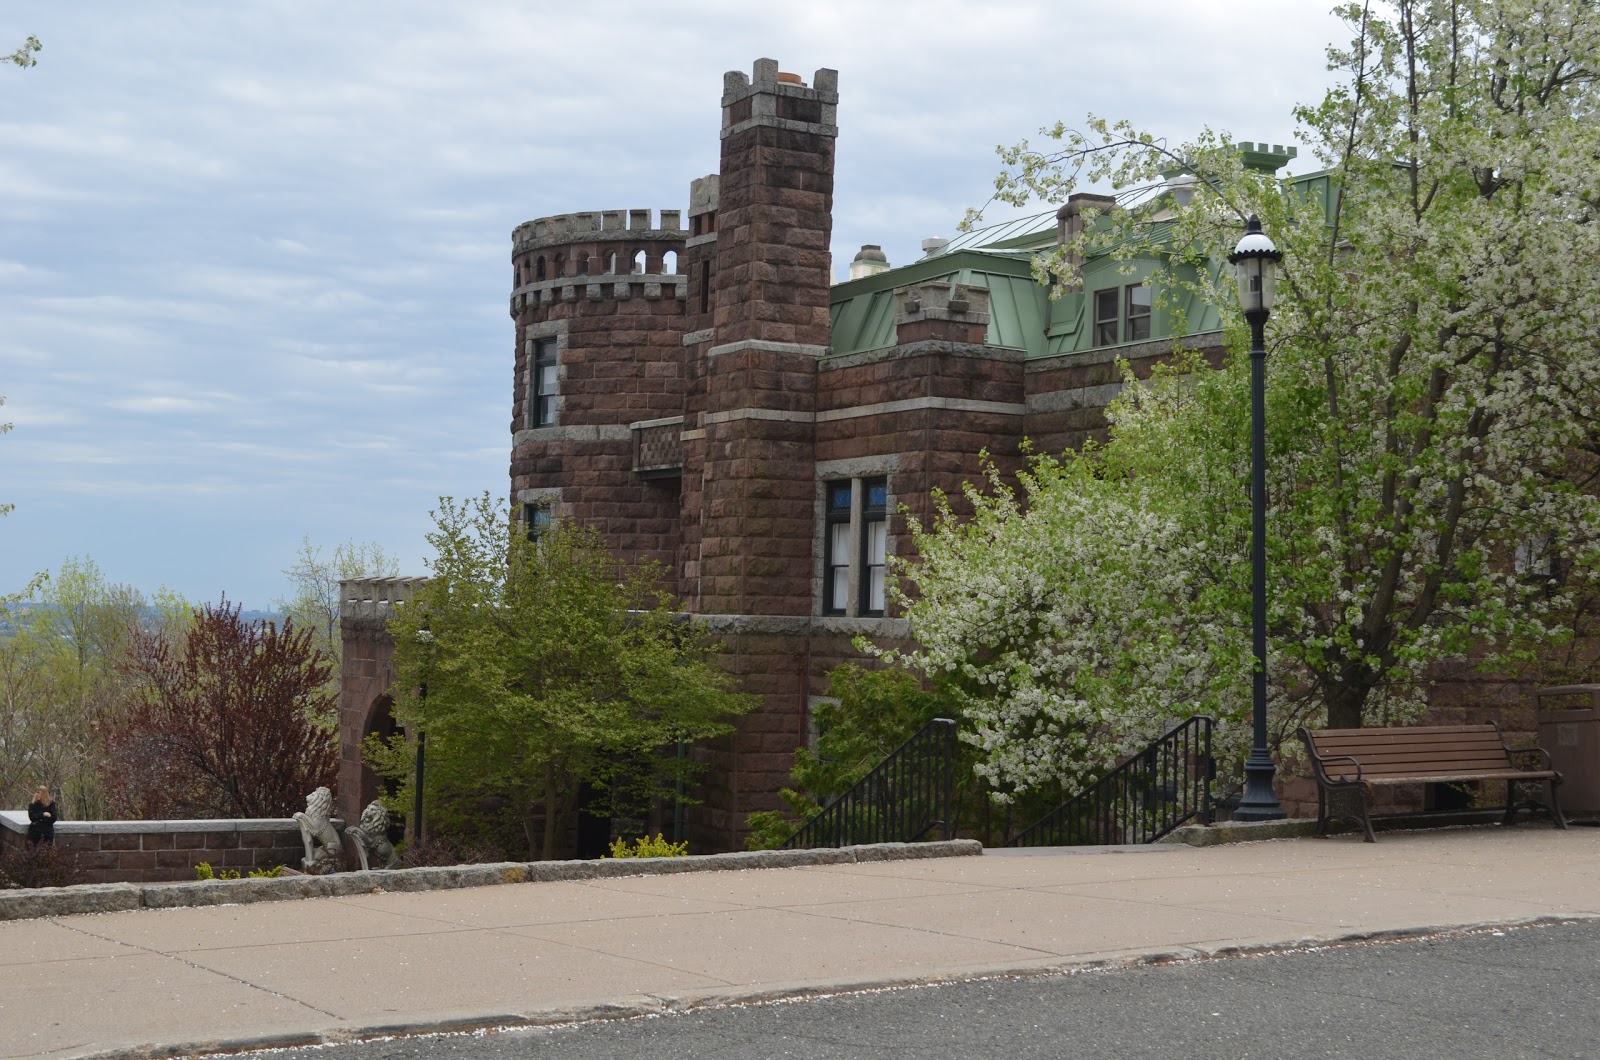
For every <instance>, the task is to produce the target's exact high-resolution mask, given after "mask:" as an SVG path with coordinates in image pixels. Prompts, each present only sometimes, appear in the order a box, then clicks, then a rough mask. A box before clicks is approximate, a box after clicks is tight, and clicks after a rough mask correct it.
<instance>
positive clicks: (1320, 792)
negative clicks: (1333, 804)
mask: <svg viewBox="0 0 1600 1060" xmlns="http://www.w3.org/2000/svg"><path fill="white" fill-rule="evenodd" d="M1316 834H1317V838H1318V839H1326V838H1328V789H1327V788H1325V787H1323V786H1322V785H1321V784H1318V785H1317V833H1316Z"/></svg>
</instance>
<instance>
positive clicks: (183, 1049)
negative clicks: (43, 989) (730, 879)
mask: <svg viewBox="0 0 1600 1060" xmlns="http://www.w3.org/2000/svg"><path fill="white" fill-rule="evenodd" d="M1273 823H1277V822H1273ZM957 842H961V841H960V840H957ZM967 842H971V841H967ZM889 845H899V844H889ZM918 845H922V846H935V845H943V844H931V843H930V844H918ZM845 849H850V848H845ZM797 853H798V852H797ZM962 853H964V852H962V851H952V852H951V853H950V854H946V855H943V856H947V857H948V856H959V855H960V854H962ZM709 856H710V857H718V856H726V855H709ZM927 856H939V855H927ZM876 860H892V859H889V858H880V859H876ZM546 864H555V863H554V862H546ZM835 864H837V862H835ZM1595 919H1600V917H1595V916H1588V915H1581V914H1580V915H1560V916H1557V915H1544V916H1533V917H1523V918H1519V919H1513V920H1495V921H1478V922H1473V923H1467V924H1442V925H1431V926H1424V927H1416V928H1386V929H1383V930H1379V931H1352V932H1346V933H1343V934H1337V935H1314V936H1307V937H1303V938H1300V939H1294V940H1290V941H1287V942H1277V943H1255V944H1251V945H1248V946H1219V947H1215V948H1208V947H1203V946H1193V947H1183V948H1180V949H1177V950H1154V951H1150V952H1146V953H1136V954H1127V955H1121V956H1116V957H1106V958H1098V959H1091V960H1079V961H1063V962H1060V963H1056V964H1034V965H1022V966H1017V967H994V968H984V969H971V970H968V971H965V972H957V973H954V974H948V975H931V976H886V977H883V978H879V979H861V980H852V981H841V982H837V983H828V984H825V985H818V984H806V985H804V986H793V987H784V986H778V987H762V988H758V989H755V990H741V989H738V988H734V989H732V990H728V991H722V992H716V993H706V994H699V995H687V996H683V997H660V996H647V997H642V998H638V999H637V1000H633V1001H623V1002H610V1003H602V1004H596V1005H582V1006H576V1007H570V1008H551V1009H542V1010H537V1011H533V1012H526V1013H505V1014H502V1015H490V1016H483V1017H475V1018H461V1017H453V1018H450V1019H444V1020H417V1021H413V1022H407V1023H386V1024H370V1025H366V1026H350V1027H345V1028H340V1029H339V1030H338V1031H336V1032H318V1031H308V1032H306V1033H303V1034H293V1033H291V1034H274V1035H263V1036H258V1037H251V1038H233V1039H212V1040H209V1041H191V1042H185V1043H181V1044H173V1045H143V1046H132V1047H128V1048H122V1049H111V1050H106V1051H104V1052H99V1053H89V1054H85V1056H86V1057H88V1058H89V1060H164V1058H167V1057H188V1056H207V1055H215V1054H221V1053H241V1052H248V1051H252V1050H257V1049H295V1048H306V1047H312V1046H330V1045H348V1044H350V1043H353V1042H360V1041H364V1040H368V1039H373V1038H388V1037H423V1036H427V1035H447V1034H494V1033H498V1032H500V1031H517V1030H532V1029H536V1028H539V1027H560V1026H567V1025H571V1024H576V1023H598V1022H603V1021H609V1020H624V1019H639V1018H644V1017H652V1016H668V1015H682V1014H685V1013H691V1012H696V1011H699V1010H702V1009H711V1008H722V1007H726V1006H731V1005H765V1004H777V1003H783V1002H792V1001H801V1000H806V999H809V998H822V997H830V996H834V995H838V994H851V993H866V992H869V991H875V990H906V989H912V988H915V987H922V986H938V985H941V984H948V983H959V982H968V981H974V980H985V979H1033V978H1042V977H1045V976H1052V975H1079V974H1083V973H1088V972H1109V971H1119V970H1122V969H1130V968H1147V967H1159V966H1162V965H1170V964H1186V963H1190V962H1197V961H1215V960H1235V959H1239V958H1244V957H1255V956H1263V955H1266V954H1274V953H1292V952H1295V951H1299V950H1313V949H1326V948H1334V947H1344V946H1361V945H1382V944H1385V943H1394V942H1407V941H1412V940H1419V939H1431V938H1460V937H1465V936H1468V935H1475V934H1480V933H1482V932H1486V931H1499V930H1504V929H1508V928H1510V929H1516V928H1535V927H1546V926H1549V925H1554V924H1571V923H1578V922H1581V921H1586V920H1595Z"/></svg>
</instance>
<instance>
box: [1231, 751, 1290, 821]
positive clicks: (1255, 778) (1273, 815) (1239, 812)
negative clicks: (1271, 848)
mask: <svg viewBox="0 0 1600 1060" xmlns="http://www.w3.org/2000/svg"><path fill="white" fill-rule="evenodd" d="M1277 772H1278V770H1277V767H1276V766H1274V765H1273V764H1272V758H1271V756H1270V755H1268V754H1267V752H1266V750H1265V748H1256V749H1255V750H1253V751H1251V752H1250V757H1249V758H1248V759H1247V760H1246V761H1245V764H1244V794H1243V796H1242V797H1241V798H1240V799H1239V807H1238V809H1236V810H1234V811H1233V819H1234V820H1235V821H1281V820H1283V819H1284V818H1286V817H1288V816H1289V815H1288V814H1286V813H1284V812H1283V807H1282V806H1281V805H1279V803H1278V795H1277V793H1276V792H1274V791H1273V790H1272V778H1273V776H1274V775H1276V774H1277Z"/></svg>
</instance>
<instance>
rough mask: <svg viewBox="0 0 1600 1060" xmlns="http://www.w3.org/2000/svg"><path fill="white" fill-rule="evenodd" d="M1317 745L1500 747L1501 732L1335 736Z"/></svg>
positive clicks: (1378, 747)
mask: <svg viewBox="0 0 1600 1060" xmlns="http://www.w3.org/2000/svg"><path fill="white" fill-rule="evenodd" d="M1317 747H1319V748H1324V747H1325V748H1328V749H1330V750H1331V749H1333V748H1335V747H1359V748H1362V749H1363V750H1373V751H1381V750H1384V749H1386V748H1406V747H1416V748H1419V749H1420V748H1443V747H1484V748H1493V749H1494V750H1499V749H1500V734H1499V733H1495V732H1490V733H1484V734H1481V735H1472V734H1468V733H1430V734H1428V735H1427V736H1422V737H1418V738H1417V739H1414V740H1365V739H1356V738H1354V737H1349V736H1340V737H1334V738H1332V739H1327V740H1318V741H1317Z"/></svg>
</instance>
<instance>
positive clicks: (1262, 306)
mask: <svg viewBox="0 0 1600 1060" xmlns="http://www.w3.org/2000/svg"><path fill="white" fill-rule="evenodd" d="M1228 260H1229V261H1231V262H1232V263H1233V271H1234V273H1235V274H1236V275H1237V276H1238V278H1239V308H1241V309H1243V310H1244V311H1245V314H1246V316H1248V315H1249V314H1251V313H1270V312H1272V302H1273V297H1274V295H1275V294H1276V293H1277V279H1278V262H1280V261H1282V260H1283V253H1282V251H1280V250H1279V249H1278V248H1277V247H1276V246H1274V245H1273V242H1272V240H1270V239H1268V238H1267V234H1266V233H1265V232H1263V231H1262V230H1261V218H1259V217H1257V216H1255V215H1254V214H1251V215H1250V221H1249V223H1248V224H1247V225H1246V226H1245V233H1244V238H1243V239H1241V240H1239V245H1238V246H1236V247H1234V248H1233V253H1232V254H1229V255H1228ZM1257 345H1260V344H1259V343H1258V344H1257Z"/></svg>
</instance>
